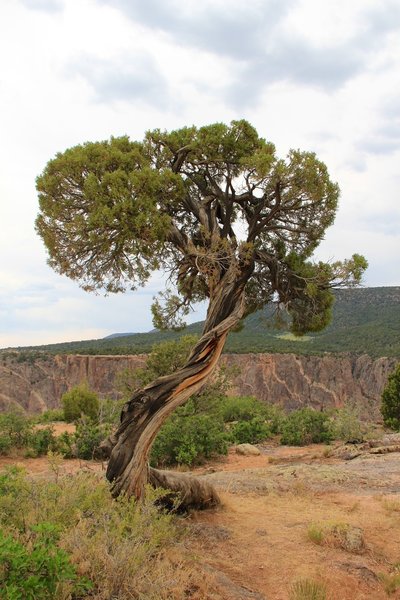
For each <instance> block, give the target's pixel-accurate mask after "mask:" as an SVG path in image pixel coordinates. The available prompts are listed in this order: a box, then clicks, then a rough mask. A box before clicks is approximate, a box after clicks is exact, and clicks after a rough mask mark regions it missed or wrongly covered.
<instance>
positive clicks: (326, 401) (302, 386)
mask: <svg viewBox="0 0 400 600" xmlns="http://www.w3.org/2000/svg"><path fill="white" fill-rule="evenodd" d="M145 359H146V357H145V355H138V356H79V355H59V356H50V357H48V358H43V359H37V360H35V361H34V362H32V363H30V362H18V360H17V359H16V358H15V357H14V358H12V357H7V358H4V359H3V360H2V362H1V363H0V410H5V409H7V408H8V407H9V406H12V405H19V406H21V407H22V408H23V409H25V410H26V411H28V412H31V413H39V412H42V411H44V410H46V409H48V408H57V407H59V406H60V398H61V395H62V394H63V393H64V392H65V391H67V390H68V389H70V388H71V387H73V386H75V385H78V384H79V383H82V382H87V383H88V385H89V387H90V388H91V389H93V390H95V391H97V392H98V393H99V394H100V395H101V396H108V397H112V398H117V397H118V395H119V394H118V392H117V391H116V390H115V377H116V374H117V373H118V372H119V371H121V370H123V369H126V368H129V369H135V368H137V367H141V366H143V365H144V363H145ZM223 362H224V363H225V364H226V365H227V366H230V367H231V366H232V367H236V368H237V370H238V373H239V374H238V375H236V376H235V377H234V378H233V383H232V393H235V394H241V395H254V396H257V397H258V398H260V399H261V400H265V401H268V402H273V403H276V404H280V405H281V406H284V407H285V408H288V409H295V408H300V407H302V406H312V407H314V408H316V409H322V408H328V407H340V406H343V405H344V404H347V403H351V404H352V405H356V406H358V407H359V409H360V411H361V414H362V416H363V418H366V419H367V418H373V419H379V406H380V396H381V393H382V389H383V387H384V385H385V383H386V381H387V377H388V375H389V373H390V372H391V371H392V370H393V369H394V367H395V366H396V362H397V361H396V360H395V359H388V358H380V359H377V360H373V359H371V358H369V357H368V356H366V355H364V356H359V357H335V356H333V355H326V356H322V357H317V356H296V355H294V354H228V355H224V356H223Z"/></svg>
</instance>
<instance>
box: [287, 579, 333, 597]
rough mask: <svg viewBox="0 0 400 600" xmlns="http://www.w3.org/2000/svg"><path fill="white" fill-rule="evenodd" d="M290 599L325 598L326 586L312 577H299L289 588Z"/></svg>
mask: <svg viewBox="0 0 400 600" xmlns="http://www.w3.org/2000/svg"><path fill="white" fill-rule="evenodd" d="M289 599H290V600H326V587H325V585H324V584H323V583H318V582H317V581H314V580H313V579H299V580H298V581H295V582H294V584H293V585H292V587H291V589H290V596H289Z"/></svg>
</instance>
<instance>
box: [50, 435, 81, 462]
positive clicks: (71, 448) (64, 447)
mask: <svg viewBox="0 0 400 600" xmlns="http://www.w3.org/2000/svg"><path fill="white" fill-rule="evenodd" d="M55 451H56V452H57V453H58V454H61V456H62V457H63V458H73V457H74V456H75V454H76V449H75V434H71V433H68V431H64V432H63V433H62V434H61V435H59V436H58V437H57V439H56V445H55Z"/></svg>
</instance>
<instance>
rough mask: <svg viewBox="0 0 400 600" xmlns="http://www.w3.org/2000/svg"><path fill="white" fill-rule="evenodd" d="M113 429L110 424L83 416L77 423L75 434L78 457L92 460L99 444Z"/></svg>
mask: <svg viewBox="0 0 400 600" xmlns="http://www.w3.org/2000/svg"><path fill="white" fill-rule="evenodd" d="M110 431H111V428H110V426H109V425H107V424H105V425H102V424H101V425H100V424H98V423H94V422H93V421H92V420H91V419H88V418H85V417H82V418H81V419H80V420H79V421H78V422H77V425H76V432H75V435H74V446H75V455H76V456H77V458H82V459H84V460H91V459H92V458H93V454H94V451H95V449H96V448H97V446H98V445H99V444H100V442H101V441H102V440H104V438H106V437H107V436H108V435H109V433H110Z"/></svg>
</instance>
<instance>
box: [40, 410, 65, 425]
mask: <svg viewBox="0 0 400 600" xmlns="http://www.w3.org/2000/svg"><path fill="white" fill-rule="evenodd" d="M54 421H64V411H63V410H62V409H61V408H50V409H49V410H45V411H44V412H42V414H41V415H39V416H37V417H36V418H35V422H36V423H53V422H54Z"/></svg>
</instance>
